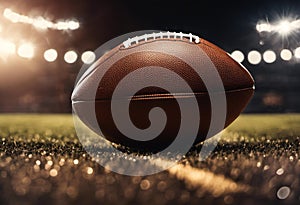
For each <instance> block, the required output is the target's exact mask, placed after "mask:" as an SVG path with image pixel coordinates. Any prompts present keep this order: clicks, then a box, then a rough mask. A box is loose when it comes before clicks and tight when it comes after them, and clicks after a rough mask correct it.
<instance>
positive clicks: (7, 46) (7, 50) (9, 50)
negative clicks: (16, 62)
mask: <svg viewBox="0 0 300 205" xmlns="http://www.w3.org/2000/svg"><path fill="white" fill-rule="evenodd" d="M15 52H16V45H15V44H14V43H12V42H10V41H6V40H4V39H0V55H1V56H7V55H10V54H14V53H15Z"/></svg>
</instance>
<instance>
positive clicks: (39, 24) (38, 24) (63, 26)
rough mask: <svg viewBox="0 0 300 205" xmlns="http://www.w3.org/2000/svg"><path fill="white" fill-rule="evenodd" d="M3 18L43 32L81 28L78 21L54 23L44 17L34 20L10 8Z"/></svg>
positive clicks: (5, 11) (6, 10)
mask: <svg viewBox="0 0 300 205" xmlns="http://www.w3.org/2000/svg"><path fill="white" fill-rule="evenodd" d="M3 16H4V17H5V18H6V19H8V20H10V21H11V22H13V23H24V24H30V25H32V26H34V27H35V28H37V29H42V30H45V29H54V30H76V29H79V27H80V24H79V22H78V21H76V20H72V21H59V22H52V21H49V20H47V19H46V18H44V17H42V16H38V17H35V18H32V17H30V16H25V15H22V14H19V13H17V12H14V11H12V10H11V9H8V8H6V9H5V10H4V12H3Z"/></svg>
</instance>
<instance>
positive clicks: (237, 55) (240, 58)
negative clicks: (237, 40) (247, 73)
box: [231, 50, 245, 63]
mask: <svg viewBox="0 0 300 205" xmlns="http://www.w3.org/2000/svg"><path fill="white" fill-rule="evenodd" d="M231 57H232V58H233V59H234V60H236V61H237V62H239V63H242V62H243V61H244V59H245V56H244V54H243V53H242V52H241V51H239V50H235V51H233V52H232V53H231Z"/></svg>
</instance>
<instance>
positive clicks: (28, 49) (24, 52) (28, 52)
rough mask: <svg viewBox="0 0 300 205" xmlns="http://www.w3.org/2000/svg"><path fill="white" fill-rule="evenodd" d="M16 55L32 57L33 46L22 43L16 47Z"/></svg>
mask: <svg viewBox="0 0 300 205" xmlns="http://www.w3.org/2000/svg"><path fill="white" fill-rule="evenodd" d="M18 55H19V56H20V57H22V58H28V59H29V58H33V56H34V47H33V45H32V44H30V43H26V44H22V45H20V46H19V48H18Z"/></svg>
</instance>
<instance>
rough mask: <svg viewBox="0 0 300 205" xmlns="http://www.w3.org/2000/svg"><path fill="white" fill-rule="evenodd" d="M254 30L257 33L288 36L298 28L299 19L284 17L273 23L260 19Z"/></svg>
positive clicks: (299, 28)
mask: <svg viewBox="0 0 300 205" xmlns="http://www.w3.org/2000/svg"><path fill="white" fill-rule="evenodd" d="M256 30H257V31H258V32H259V33H263V32H267V33H278V34H280V35H282V36H288V35H290V34H292V33H293V32H296V31H298V30H300V19H291V18H288V17H285V18H282V19H281V20H279V21H277V22H276V23H273V24H271V23H269V22H266V21H260V22H259V23H257V25H256Z"/></svg>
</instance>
